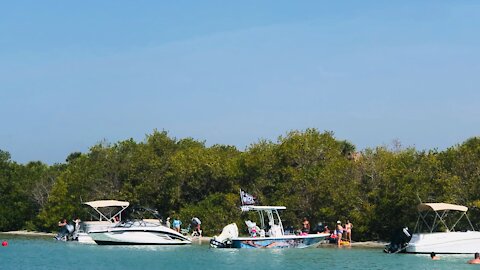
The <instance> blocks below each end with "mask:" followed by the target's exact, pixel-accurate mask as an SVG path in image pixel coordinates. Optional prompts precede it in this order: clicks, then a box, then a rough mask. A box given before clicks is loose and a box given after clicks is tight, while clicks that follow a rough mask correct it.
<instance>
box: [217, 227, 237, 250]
mask: <svg viewBox="0 0 480 270" xmlns="http://www.w3.org/2000/svg"><path fill="white" fill-rule="evenodd" d="M237 237H238V227H237V224H235V223H232V224H228V225H227V226H225V227H224V228H223V230H222V233H221V234H220V235H219V236H214V237H213V238H212V239H211V240H210V246H211V247H213V248H225V247H231V245H232V239H233V238H237Z"/></svg>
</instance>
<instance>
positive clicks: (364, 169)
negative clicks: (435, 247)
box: [0, 129, 480, 240]
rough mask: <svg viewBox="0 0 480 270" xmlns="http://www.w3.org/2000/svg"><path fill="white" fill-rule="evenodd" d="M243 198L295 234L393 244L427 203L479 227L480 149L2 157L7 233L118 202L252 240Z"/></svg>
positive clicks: (163, 147) (297, 142)
mask: <svg viewBox="0 0 480 270" xmlns="http://www.w3.org/2000/svg"><path fill="white" fill-rule="evenodd" d="M240 188H243V189H245V190H247V191H248V192H249V193H252V194H255V195H256V196H257V198H258V200H259V201H260V203H261V204H263V205H285V206H287V210H286V211H285V212H284V213H282V216H283V218H284V225H285V226H290V225H291V226H294V227H296V228H299V227H300V222H301V220H302V218H303V217H307V218H308V219H309V220H310V222H311V223H312V224H315V223H317V222H323V223H326V224H329V225H331V226H333V225H334V224H335V222H336V220H342V221H344V220H346V219H350V220H351V221H352V222H353V223H354V224H355V229H354V231H355V232H354V234H353V237H354V240H364V239H384V240H385V239H388V238H389V236H390V233H391V232H392V231H393V230H395V229H398V228H399V227H403V226H405V225H407V226H410V227H413V225H414V224H413V223H412V222H414V221H415V220H416V210H415V207H416V205H417V204H418V203H419V199H420V200H422V201H423V202H440V201H441V202H448V203H458V204H463V205H466V206H468V207H470V209H471V215H470V218H471V220H472V223H473V224H474V225H475V226H476V227H478V226H479V225H480V215H478V214H480V139H479V138H471V139H468V140H467V141H465V142H464V143H463V144H460V145H456V146H453V147H451V148H448V149H447V150H445V151H443V152H438V151H436V150H432V151H417V150H415V149H413V148H407V149H401V148H400V147H399V146H398V145H397V147H396V148H395V149H394V150H389V149H387V148H386V147H377V148H373V149H366V150H364V151H362V152H361V153H359V152H355V146H354V145H353V144H351V143H350V142H348V141H345V140H337V139H336V138H335V137H334V134H333V133H332V132H319V131H318V130H316V129H307V130H305V131H291V132H289V133H287V134H285V135H284V136H280V137H279V138H278V140H277V141H276V142H272V141H266V140H261V141H258V142H257V143H254V144H252V145H250V146H249V147H248V148H247V149H246V150H245V151H238V150H237V149H236V148H235V147H233V146H225V145H213V146H210V147H207V146H206V145H205V143H204V142H201V141H196V140H194V139H192V138H185V139H180V140H177V139H175V138H171V137H169V136H168V133H167V132H165V131H157V130H155V131H154V132H153V133H152V134H150V135H147V136H146V137H145V140H144V141H142V142H135V141H134V140H133V139H129V140H125V141H120V142H117V143H114V144H108V143H105V142H102V143H99V144H97V145H94V146H92V147H91V148H90V149H89V151H88V152H87V153H79V152H75V153H72V154H70V155H68V157H67V158H66V163H65V164H55V165H52V166H48V165H46V164H43V163H41V162H30V163H28V164H25V165H22V164H17V163H15V162H13V161H11V160H10V154H9V153H8V152H5V151H1V150H0V200H1V201H2V204H0V230H2V231H5V230H16V229H22V228H27V229H36V230H46V231H50V230H56V229H57V222H58V220H60V219H61V218H67V219H71V218H73V217H75V216H80V217H81V218H82V217H83V218H84V217H85V216H83V215H84V213H85V207H83V206H82V202H84V201H89V200H100V199H118V200H127V201H129V202H131V204H138V205H142V206H146V207H150V208H156V209H158V210H159V212H160V213H161V214H162V215H163V216H164V217H166V216H169V215H170V216H171V217H178V218H181V219H182V220H183V221H184V225H188V223H189V222H190V220H191V218H192V217H194V216H196V217H198V218H200V219H201V220H202V227H203V229H204V234H206V235H214V234H219V233H220V232H221V229H222V228H223V226H225V225H227V224H228V223H231V222H237V224H238V225H239V227H240V231H241V232H244V230H243V229H242V228H243V219H244V218H245V217H244V216H242V214H241V213H240V211H239V208H238V206H239V204H240V201H239V195H238V192H239V189H240Z"/></svg>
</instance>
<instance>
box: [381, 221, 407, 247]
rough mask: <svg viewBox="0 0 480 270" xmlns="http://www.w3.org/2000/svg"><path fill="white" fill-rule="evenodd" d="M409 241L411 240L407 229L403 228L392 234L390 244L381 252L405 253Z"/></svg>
mask: <svg viewBox="0 0 480 270" xmlns="http://www.w3.org/2000/svg"><path fill="white" fill-rule="evenodd" d="M410 239H412V235H411V233H410V231H409V230H408V227H405V228H403V229H401V230H399V231H397V232H396V233H394V234H393V236H392V240H391V242H390V244H388V245H387V246H386V247H385V249H384V250H383V251H384V252H386V253H399V252H405V249H406V248H407V246H408V242H410Z"/></svg>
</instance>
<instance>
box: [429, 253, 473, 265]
mask: <svg viewBox="0 0 480 270" xmlns="http://www.w3.org/2000/svg"><path fill="white" fill-rule="evenodd" d="M430 258H432V260H440V257H438V256H437V254H435V252H432V253H430ZM467 263H469V264H480V253H478V252H476V253H475V255H474V258H473V259H471V260H468V261H467Z"/></svg>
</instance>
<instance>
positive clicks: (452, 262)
mask: <svg viewBox="0 0 480 270" xmlns="http://www.w3.org/2000/svg"><path fill="white" fill-rule="evenodd" d="M1 237H2V239H1V240H7V241H8V244H9V245H8V246H7V247H1V246H0V269H26V270H29V269H68V270H76V269H82V270H85V269H115V270H122V269H128V270H132V269H145V270H146V269H196V270H198V269H241V270H246V269H255V270H257V269H261V270H268V269H282V270H283V269H295V270H299V269H329V270H332V269H409V270H413V269H450V270H451V269H464V268H465V269H472V268H475V267H476V266H474V265H468V264H466V261H467V260H468V259H470V258H471V257H473V256H472V255H450V256H447V255H443V256H441V260H439V261H432V260H430V257H429V256H428V255H411V254H395V255H393V254H385V253H383V252H382V249H379V248H359V247H353V248H345V247H344V248H340V249H338V248H336V247H320V248H314V249H283V250H268V249H257V250H251V249H211V248H209V246H208V244H206V243H205V244H202V245H200V244H194V245H190V246H176V247H173V246H172V247H166V246H96V245H82V244H79V243H76V242H68V243H65V242H57V241H55V240H52V239H50V238H41V239H39V238H27V237H10V238H6V237H5V236H1ZM477 268H478V267H477Z"/></svg>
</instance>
